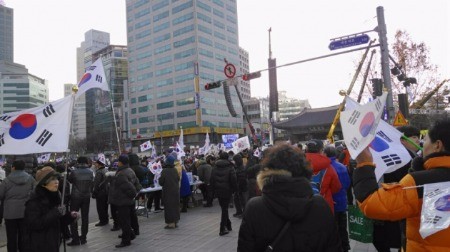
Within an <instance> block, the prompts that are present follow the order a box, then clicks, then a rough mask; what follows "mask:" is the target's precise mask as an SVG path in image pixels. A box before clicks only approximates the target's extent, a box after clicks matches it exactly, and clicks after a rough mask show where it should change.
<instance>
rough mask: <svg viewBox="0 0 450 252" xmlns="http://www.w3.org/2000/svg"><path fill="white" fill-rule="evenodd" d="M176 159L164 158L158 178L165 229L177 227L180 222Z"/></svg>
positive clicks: (178, 181)
mask: <svg viewBox="0 0 450 252" xmlns="http://www.w3.org/2000/svg"><path fill="white" fill-rule="evenodd" d="M175 160H176V158H175V157H174V156H173V155H168V156H167V157H166V162H165V163H164V167H163V169H162V172H161V177H159V180H158V183H159V184H160V185H161V187H162V201H163V203H164V220H165V222H166V224H167V225H166V226H165V227H164V228H165V229H174V228H176V227H178V225H177V223H178V221H180V176H179V175H178V171H177V169H176V168H175Z"/></svg>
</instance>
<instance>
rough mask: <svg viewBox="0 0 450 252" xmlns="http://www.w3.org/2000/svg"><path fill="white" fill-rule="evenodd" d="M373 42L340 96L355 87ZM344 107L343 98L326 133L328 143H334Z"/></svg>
mask: <svg viewBox="0 0 450 252" xmlns="http://www.w3.org/2000/svg"><path fill="white" fill-rule="evenodd" d="M374 42H375V40H372V41H370V42H369V45H368V46H367V49H366V51H365V52H364V54H363V56H362V59H361V61H360V62H359V65H358V68H357V69H356V72H355V74H354V75H353V79H352V81H351V83H350V86H349V87H348V89H347V92H346V91H345V90H341V91H339V94H340V95H342V96H347V95H349V94H350V93H351V92H352V89H353V86H354V85H355V82H356V79H357V78H358V75H359V73H360V72H361V69H362V66H363V64H364V61H365V60H366V58H367V54H368V53H369V49H370V47H371V45H372V43H374ZM344 107H345V98H344V99H343V100H342V102H341V104H339V108H338V110H337V111H336V115H335V116H334V119H333V123H332V124H331V126H330V130H329V131H328V134H327V139H328V141H329V142H330V143H334V137H333V133H334V129H335V128H336V125H337V123H338V121H339V117H340V115H341V111H342V110H343V109H344Z"/></svg>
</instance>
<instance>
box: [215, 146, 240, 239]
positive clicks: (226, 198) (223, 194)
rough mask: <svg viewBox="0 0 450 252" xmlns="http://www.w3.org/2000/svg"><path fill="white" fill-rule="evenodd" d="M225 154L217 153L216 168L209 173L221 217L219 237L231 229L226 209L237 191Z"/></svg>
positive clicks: (232, 171)
mask: <svg viewBox="0 0 450 252" xmlns="http://www.w3.org/2000/svg"><path fill="white" fill-rule="evenodd" d="M228 159H229V156H228V153H227V152H224V151H223V152H220V153H219V160H217V161H216V163H215V165H216V167H215V168H214V169H213V170H212V172H211V179H210V182H211V186H212V188H213V191H214V193H215V195H216V196H217V198H218V200H219V205H220V208H221V209H222V215H221V219H220V228H219V235H220V236H222V235H226V234H228V233H229V232H230V231H231V230H232V228H231V221H230V218H229V216H228V207H229V205H230V201H231V196H232V195H233V193H234V192H236V191H237V179H236V172H235V170H234V166H233V164H232V163H231V162H230V161H229V160H228Z"/></svg>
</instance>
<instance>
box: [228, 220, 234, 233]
mask: <svg viewBox="0 0 450 252" xmlns="http://www.w3.org/2000/svg"><path fill="white" fill-rule="evenodd" d="M227 229H228V231H231V230H233V229H231V221H230V219H228V221H227Z"/></svg>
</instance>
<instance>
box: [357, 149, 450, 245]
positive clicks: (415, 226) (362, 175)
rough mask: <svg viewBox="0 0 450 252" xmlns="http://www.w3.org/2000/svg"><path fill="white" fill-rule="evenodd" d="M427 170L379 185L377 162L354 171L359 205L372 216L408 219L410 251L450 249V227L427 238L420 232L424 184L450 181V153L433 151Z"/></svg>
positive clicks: (426, 164)
mask: <svg viewBox="0 0 450 252" xmlns="http://www.w3.org/2000/svg"><path fill="white" fill-rule="evenodd" d="M423 168H424V170H422V171H417V172H413V173H411V174H408V175H406V176H405V177H404V178H403V179H402V180H401V181H400V182H399V183H397V184H382V187H381V188H378V184H377V181H376V178H375V171H374V166H372V165H364V166H362V167H360V168H357V169H355V171H354V172H353V182H354V190H355V196H356V199H357V200H358V202H359V208H360V209H361V211H362V212H363V213H364V215H366V216H367V217H369V218H373V219H379V220H389V221H396V220H401V219H406V238H407V241H406V251H433V252H434V251H438V252H440V251H449V250H450V239H448V237H450V228H446V229H444V230H441V231H439V232H437V233H434V234H432V235H430V236H428V237H427V238H425V239H423V238H422V237H421V235H420V233H419V228H420V215H421V211H422V197H423V187H421V185H424V184H431V183H438V182H448V181H450V153H433V154H431V155H429V156H428V157H427V158H426V159H425V162H424V164H423Z"/></svg>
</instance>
